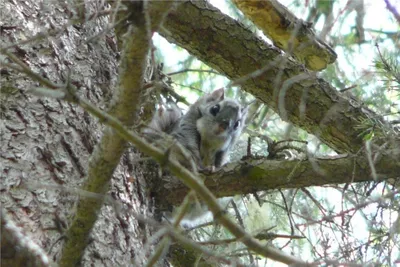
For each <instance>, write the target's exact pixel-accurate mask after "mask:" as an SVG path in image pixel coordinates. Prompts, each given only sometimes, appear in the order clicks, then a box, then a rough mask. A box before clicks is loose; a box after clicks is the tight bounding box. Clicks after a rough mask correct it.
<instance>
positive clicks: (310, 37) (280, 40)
mask: <svg viewBox="0 0 400 267" xmlns="http://www.w3.org/2000/svg"><path fill="white" fill-rule="evenodd" d="M233 2H234V3H235V4H236V5H237V7H238V8H239V9H240V10H241V11H242V12H243V13H244V14H245V15H246V16H247V17H248V18H249V19H250V20H251V21H253V23H254V24H255V25H257V27H259V28H260V29H261V30H262V31H263V32H264V34H265V35H266V36H268V37H270V38H271V39H272V41H273V42H274V45H275V46H276V47H279V48H280V49H282V50H284V51H285V52H287V53H290V54H291V55H293V56H295V57H296V59H297V60H298V61H299V62H301V63H304V64H305V65H306V67H307V68H309V69H311V70H323V69H325V68H326V67H327V65H328V64H331V63H333V62H334V61H335V60H336V57H337V55H336V53H335V51H333V50H332V48H330V47H329V46H328V45H327V44H325V43H324V42H322V41H321V40H319V39H318V38H317V37H316V36H315V33H314V32H313V31H312V29H311V24H308V23H306V22H304V21H303V20H301V19H298V18H297V17H296V16H295V15H293V13H291V12H290V11H289V10H288V9H287V8H286V7H285V6H283V5H282V4H280V3H279V2H278V1H276V0H267V1H259V0H256V1H254V0H253V1H241V0H234V1H233Z"/></svg>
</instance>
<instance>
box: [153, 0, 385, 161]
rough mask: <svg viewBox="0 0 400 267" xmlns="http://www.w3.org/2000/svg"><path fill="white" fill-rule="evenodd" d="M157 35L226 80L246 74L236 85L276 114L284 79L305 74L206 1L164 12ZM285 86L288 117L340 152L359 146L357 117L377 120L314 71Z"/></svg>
mask: <svg viewBox="0 0 400 267" xmlns="http://www.w3.org/2000/svg"><path fill="white" fill-rule="evenodd" d="M160 33H161V34H162V35H163V36H164V37H165V38H166V39H168V40H169V41H170V42H173V43H176V44H178V45H180V46H181V47H183V48H185V49H186V50H188V52H189V53H191V54H192V55H194V56H196V57H197V58H199V59H200V60H202V61H203V62H205V63H206V64H208V65H209V66H211V67H213V68H214V69H216V70H217V71H219V72H221V73H222V74H224V75H226V76H227V77H229V78H230V79H232V80H235V79H239V78H242V77H246V79H244V80H243V81H242V83H241V85H242V87H243V89H245V90H246V91H248V92H249V93H251V94H253V95H254V96H255V97H256V98H258V99H259V100H261V101H263V102H264V103H266V104H268V105H269V106H270V107H271V108H272V109H274V110H275V111H276V112H278V111H279V110H278V107H279V105H278V104H279V95H280V94H279V91H280V90H282V86H284V85H285V81H287V80H290V79H292V78H294V77H296V76H298V75H300V74H302V73H306V74H307V73H309V72H308V71H307V69H305V68H304V67H303V66H302V65H300V64H298V63H295V62H293V61H292V60H290V59H289V58H288V57H287V56H282V55H281V53H280V51H278V50H277V49H276V48H274V47H271V46H269V45H268V44H267V43H265V42H264V41H263V40H261V39H260V38H258V37H257V36H256V35H255V34H254V33H252V32H251V31H250V30H248V29H246V28H245V27H243V25H241V24H240V23H239V22H237V21H235V20H234V19H232V18H230V17H228V16H226V15H224V14H223V13H221V12H220V11H219V10H218V9H216V8H214V7H213V6H211V5H210V4H208V3H206V2H205V1H193V2H187V1H186V2H184V3H183V4H181V5H180V6H179V8H178V9H177V10H176V11H175V12H172V13H170V14H169V15H168V19H167V20H166V23H165V24H164V28H162V29H161V31H160ZM216 36H218V38H216ZM260 70H262V71H260ZM252 73H254V75H250V74H252ZM287 85H288V84H286V85H285V86H287ZM285 90H286V93H285V94H284V95H283V97H284V106H285V110H286V113H287V120H289V121H291V122H292V123H293V124H294V125H296V126H298V127H301V128H302V129H304V130H306V131H308V132H309V133H312V134H314V135H315V136H317V137H318V138H320V139H321V140H322V141H323V142H325V143H326V144H327V145H329V146H330V147H332V148H333V149H335V150H336V151H337V152H339V153H346V152H352V153H357V152H358V151H359V150H360V149H361V148H363V143H364V141H363V136H362V135H360V132H361V131H358V130H356V129H357V126H359V125H360V121H365V120H372V118H373V119H374V120H375V119H376V120H378V121H379V120H380V121H382V119H381V118H380V117H379V116H377V115H376V114H374V113H373V112H372V111H370V110H368V109H367V108H366V107H363V106H362V105H361V104H360V103H357V102H356V101H353V100H349V99H347V98H346V97H345V96H344V95H342V94H340V93H338V92H337V90H336V89H335V88H333V87H332V86H330V85H329V84H328V83H327V82H326V81H324V80H323V79H320V78H318V77H317V76H316V75H311V74H310V75H309V77H308V78H305V79H302V80H301V81H298V82H295V83H293V84H290V85H289V86H288V87H287V88H285ZM302 107H304V108H303V109H302ZM305 107H306V108H305Z"/></svg>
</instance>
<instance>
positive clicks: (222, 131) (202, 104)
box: [144, 88, 248, 226]
mask: <svg viewBox="0 0 400 267" xmlns="http://www.w3.org/2000/svg"><path fill="white" fill-rule="evenodd" d="M247 112H248V107H242V106H241V105H240V104H239V103H238V102H237V101H235V100H233V99H228V98H225V93H224V89H223V88H221V89H217V90H215V91H214V92H212V93H210V94H207V95H204V96H202V97H200V98H199V99H198V100H197V101H196V102H195V103H194V104H192V105H191V106H190V107H189V110H188V111H187V112H186V114H185V115H182V112H181V110H180V109H179V107H178V106H177V105H176V104H174V103H170V105H169V107H162V106H161V107H160V108H159V109H158V110H157V111H156V112H155V114H154V116H153V118H152V120H151V122H150V124H149V125H148V127H147V128H146V129H145V130H144V133H146V137H147V138H148V139H150V140H151V141H155V142H157V141H158V140H160V139H162V135H163V134H167V135H170V136H171V137H172V138H173V140H175V141H177V142H178V143H179V146H181V147H183V150H184V151H182V150H181V148H180V147H178V148H177V147H176V146H170V147H169V149H170V157H172V158H174V159H176V160H178V161H179V162H180V163H181V164H182V165H183V166H185V167H187V168H189V169H190V168H192V167H194V168H195V170H196V171H203V172H213V171H214V170H215V169H216V168H220V167H221V166H223V165H224V164H225V163H226V162H227V160H228V157H229V152H230V150H231V149H232V148H233V146H234V145H235V143H236V141H237V140H238V139H239V137H240V135H241V133H242V131H243V129H244V127H245V121H246V116H247ZM188 157H189V158H190V159H191V160H189V161H193V163H194V166H193V164H188ZM218 201H219V203H220V204H221V205H223V206H224V207H226V206H227V204H228V203H229V202H230V201H231V198H230V197H227V198H222V199H219V200H218ZM198 204H199V203H197V204H192V207H191V208H190V211H189V212H188V213H187V214H186V215H185V217H184V219H183V222H182V223H183V225H186V226H191V225H195V224H197V223H198V222H199V221H201V220H202V218H203V219H205V218H209V217H210V214H211V213H210V212H208V209H207V207H206V206H205V205H204V204H200V205H198ZM164 216H165V217H166V218H167V219H168V220H172V216H171V213H168V212H166V213H164Z"/></svg>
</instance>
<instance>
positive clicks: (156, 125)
mask: <svg viewBox="0 0 400 267" xmlns="http://www.w3.org/2000/svg"><path fill="white" fill-rule="evenodd" d="M181 117H182V111H181V109H180V108H179V107H178V106H177V105H176V104H175V103H173V102H171V103H168V105H167V106H162V105H160V107H159V108H158V109H157V110H156V112H155V113H154V116H153V118H152V119H151V122H150V124H149V125H148V126H147V128H146V129H145V131H144V132H145V133H166V134H170V133H171V132H172V130H173V129H174V127H175V125H176V124H177V123H179V120H180V119H181Z"/></svg>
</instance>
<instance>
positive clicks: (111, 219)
mask: <svg viewBox="0 0 400 267" xmlns="http://www.w3.org/2000/svg"><path fill="white" fill-rule="evenodd" d="M96 5H97V3H95V2H94V1H93V2H87V3H82V5H80V6H79V8H77V7H76V6H72V5H71V3H67V2H51V3H50V2H48V1H43V2H41V3H40V2H38V1H17V2H15V1H4V2H3V1H2V2H1V3H0V9H1V10H2V25H1V31H2V38H1V47H2V48H4V47H8V46H10V45H13V44H17V45H15V47H14V48H12V49H11V51H12V52H13V53H14V54H16V55H17V57H18V58H19V59H20V60H22V61H23V62H24V63H25V64H27V65H28V66H29V67H30V68H31V69H32V70H33V71H35V72H36V73H39V74H40V75H42V76H44V77H46V78H47V79H49V80H50V81H52V82H54V83H58V84H61V83H66V82H70V83H71V84H73V85H75V86H76V87H78V88H79V91H78V94H79V95H80V96H82V97H84V98H85V99H87V100H88V101H90V102H91V103H93V104H95V105H96V106H98V107H100V108H101V109H103V110H104V109H106V108H107V106H108V104H109V100H110V97H111V95H112V93H113V91H114V88H115V86H116V81H117V77H118V73H117V70H118V58H119V56H118V51H117V50H116V47H117V45H116V41H115V37H114V36H113V34H112V31H106V32H103V30H104V29H106V28H107V27H109V25H108V19H107V17H103V14H101V13H97V12H96V11H97V10H99V7H98V6H96ZM72 18H74V19H76V20H72ZM72 21H74V22H72ZM78 21H82V22H83V23H80V22H78ZM70 24H73V26H70ZM38 33H44V37H43V38H40V39H35V40H32V41H31V42H27V43H26V44H23V43H24V41H26V40H28V39H30V38H31V37H32V36H36V35H37V34H38ZM83 36H85V37H87V38H83ZM91 37H92V38H93V39H92V40H91V41H88V42H87V41H85V40H88V39H90V38H91ZM1 73H2V75H1V87H2V89H1V117H2V120H1V124H0V125H1V157H0V160H1V182H2V183H1V185H2V187H1V190H2V194H1V204H2V208H4V209H6V210H7V211H8V215H9V216H10V218H9V219H11V220H12V221H14V222H15V223H16V224H17V225H18V226H19V227H21V228H22V229H23V233H24V234H26V235H27V236H28V237H30V238H31V239H32V240H34V242H35V243H36V244H38V245H39V246H40V247H42V248H43V250H44V251H45V252H46V253H48V255H49V256H50V259H51V260H54V261H58V260H59V257H60V253H61V251H62V248H63V244H64V242H65V231H66V229H68V226H69V225H68V223H69V222H70V221H71V218H72V216H73V215H74V210H75V209H76V201H77V198H78V197H80V198H88V197H91V196H90V195H89V194H88V193H87V192H82V191H79V190H78V191H77V190H76V189H77V188H80V186H81V185H82V184H83V183H84V181H85V176H86V175H87V171H88V162H89V158H90V156H91V154H92V152H93V149H94V147H95V145H96V143H97V142H98V141H99V137H100V136H101V133H102V130H103V129H104V127H103V126H102V124H101V123H99V122H98V120H97V119H96V118H94V117H92V116H90V115H89V114H88V113H87V112H85V111H84V110H82V108H80V107H78V106H76V105H72V104H70V103H67V102H64V101H60V100H54V99H50V98H43V97H36V96H33V95H32V94H30V93H29V92H28V91H29V89H32V88H35V87H37V86H38V84H37V82H33V81H32V80H31V79H29V78H26V77H24V75H23V74H22V73H20V72H18V71H15V70H12V71H9V70H6V69H3V68H2V71H1ZM69 75H70V76H69ZM138 157H139V154H138V152H137V151H135V150H134V149H130V150H129V152H126V153H125V154H124V156H123V158H122V160H121V164H119V165H118V167H117V168H116V169H115V171H114V175H113V178H112V180H111V183H110V184H107V185H106V186H107V187H108V188H109V193H107V195H109V196H111V198H112V199H114V200H118V201H121V202H123V204H124V205H126V206H127V207H129V209H131V210H132V211H135V212H138V213H142V214H144V215H148V214H150V213H151V212H150V211H151V210H152V208H151V207H150V206H149V198H148V196H147V195H146V194H145V193H144V190H143V188H144V186H145V184H146V182H145V180H144V176H143V173H144V171H143V170H142V168H141V167H140V166H139V165H137V164H133V163H132V162H134V160H135V159H137V158H138ZM92 197H93V196H92ZM95 199H96V198H95ZM2 230H3V227H2ZM148 234H149V229H148V227H147V226H146V224H139V223H138V221H137V220H135V219H134V218H133V217H132V216H129V215H127V214H122V213H121V214H118V212H117V211H116V210H115V209H114V207H113V206H110V205H107V204H106V205H104V206H103V207H102V208H101V210H100V211H99V212H98V219H97V221H96V224H95V227H94V228H93V229H92V234H91V235H90V238H89V240H88V242H89V245H88V246H87V249H85V251H82V255H81V257H82V261H81V263H82V265H83V266H89V265H90V266H93V265H95V266H111V265H120V266H123V265H126V264H127V263H129V262H135V263H137V264H139V265H141V263H142V260H143V259H144V255H145V252H144V251H143V246H144V243H145V242H146V239H147V237H148ZM2 236H3V235H2ZM3 249H4V247H3V243H2V251H3ZM151 249H152V247H150V248H149V251H151ZM16 253H18V252H16ZM3 255H4V254H3ZM13 255H14V254H13V253H10V254H9V259H8V260H9V263H10V265H9V266H18V264H17V262H16V261H14V264H15V265H14V264H11V263H12V262H13ZM14 256H15V255H14ZM5 257H7V255H5ZM3 260H6V258H2V261H3ZM26 264H27V262H26V261H22V262H20V265H19V266H26ZM32 264H33V263H32Z"/></svg>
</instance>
